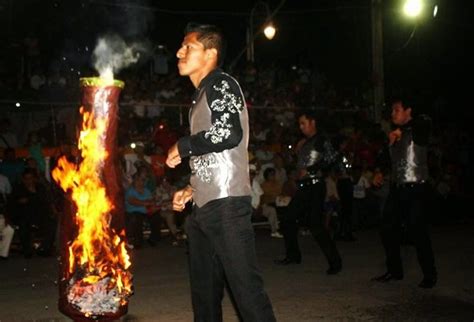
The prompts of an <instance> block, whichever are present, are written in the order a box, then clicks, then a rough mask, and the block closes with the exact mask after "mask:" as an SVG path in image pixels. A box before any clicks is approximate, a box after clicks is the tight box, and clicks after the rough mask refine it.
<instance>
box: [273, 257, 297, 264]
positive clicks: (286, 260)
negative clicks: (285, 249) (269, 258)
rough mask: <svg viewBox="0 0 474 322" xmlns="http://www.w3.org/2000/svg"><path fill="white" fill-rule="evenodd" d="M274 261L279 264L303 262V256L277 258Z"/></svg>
mask: <svg viewBox="0 0 474 322" xmlns="http://www.w3.org/2000/svg"><path fill="white" fill-rule="evenodd" d="M273 262H274V263H275V264H277V265H290V264H301V258H300V259H292V258H287V257H285V258H283V259H275V260H274V261H273Z"/></svg>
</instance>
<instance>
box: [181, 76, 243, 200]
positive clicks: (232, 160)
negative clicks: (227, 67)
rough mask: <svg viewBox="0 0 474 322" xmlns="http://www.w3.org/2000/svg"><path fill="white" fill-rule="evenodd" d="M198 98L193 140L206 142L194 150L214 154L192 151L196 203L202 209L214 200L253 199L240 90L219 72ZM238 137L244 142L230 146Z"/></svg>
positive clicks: (192, 121)
mask: <svg viewBox="0 0 474 322" xmlns="http://www.w3.org/2000/svg"><path fill="white" fill-rule="evenodd" d="M206 78H207V77H206ZM201 84H202V82H201ZM194 98H195V99H194V101H193V106H192V108H191V110H190V113H189V119H190V127H191V138H193V136H194V137H196V138H197V139H200V141H197V139H196V140H194V142H196V141H197V142H204V144H202V143H201V144H197V143H195V144H194V148H196V149H197V145H201V146H203V145H204V147H203V148H201V151H208V150H214V151H212V152H210V153H204V154H200V155H195V154H196V153H195V152H193V151H189V152H190V162H189V163H190V168H191V179H190V183H191V186H192V187H193V190H194V191H193V201H194V202H195V204H196V205H197V206H198V207H202V206H204V205H205V204H206V203H207V202H209V201H211V200H215V199H221V198H225V197H231V196H232V197H236V196H247V195H250V192H251V188H250V180H249V170H248V152H247V147H248V140H249V125H248V112H247V107H246V105H245V100H244V96H243V94H242V90H241V89H240V86H239V85H238V83H237V81H236V80H235V79H234V78H232V77H231V76H229V75H228V74H225V73H223V72H222V71H219V70H218V71H217V72H214V73H213V75H211V79H210V80H209V79H208V80H206V81H205V82H204V84H203V85H202V88H201V87H200V88H198V89H197V92H196V94H195V96H194ZM209 99H211V100H212V101H208V100H209ZM235 132H238V135H237V134H236V133H235ZM235 137H238V138H239V139H240V140H238V141H235V142H233V143H229V142H227V141H230V140H235ZM227 143H228V144H227ZM226 144H227V145H226ZM190 149H191V150H193V145H192V144H191V148H190ZM193 154H194V155H193ZM197 154H199V153H197Z"/></svg>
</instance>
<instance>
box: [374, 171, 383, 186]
mask: <svg viewBox="0 0 474 322" xmlns="http://www.w3.org/2000/svg"><path fill="white" fill-rule="evenodd" d="M383 183H384V177H383V173H382V172H380V171H376V172H375V173H374V177H373V179H372V185H373V186H374V187H376V188H380V187H381V186H382V184H383Z"/></svg>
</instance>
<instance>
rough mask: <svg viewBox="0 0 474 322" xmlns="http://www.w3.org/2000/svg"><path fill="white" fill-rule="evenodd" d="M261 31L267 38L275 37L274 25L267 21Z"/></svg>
mask: <svg viewBox="0 0 474 322" xmlns="http://www.w3.org/2000/svg"><path fill="white" fill-rule="evenodd" d="M263 33H264V34H265V37H267V39H269V40H272V39H273V37H275V34H276V29H275V27H273V25H272V23H269V24H268V25H267V26H266V27H265V29H264V30H263Z"/></svg>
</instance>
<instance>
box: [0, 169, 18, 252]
mask: <svg viewBox="0 0 474 322" xmlns="http://www.w3.org/2000/svg"><path fill="white" fill-rule="evenodd" d="M11 190H12V188H11V186H10V182H9V181H8V178H7V177H5V176H4V175H1V174H0V259H7V258H8V253H9V251H10V244H11V241H12V239H13V234H14V233H15V230H14V229H13V228H12V226H10V225H9V224H8V219H7V216H6V205H7V200H8V196H9V195H10V193H11Z"/></svg>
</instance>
